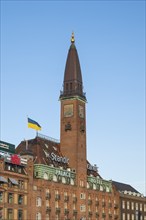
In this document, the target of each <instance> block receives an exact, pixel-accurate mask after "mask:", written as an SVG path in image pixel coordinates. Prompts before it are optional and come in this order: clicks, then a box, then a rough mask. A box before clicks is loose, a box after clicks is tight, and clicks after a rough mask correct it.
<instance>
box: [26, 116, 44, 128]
mask: <svg viewBox="0 0 146 220" xmlns="http://www.w3.org/2000/svg"><path fill="white" fill-rule="evenodd" d="M28 128H32V129H35V130H36V131H40V130H41V129H42V128H41V126H40V125H39V124H38V123H37V122H36V121H34V120H32V119H30V118H28Z"/></svg>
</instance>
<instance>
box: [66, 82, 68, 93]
mask: <svg viewBox="0 0 146 220" xmlns="http://www.w3.org/2000/svg"><path fill="white" fill-rule="evenodd" d="M66 90H67V91H68V83H66Z"/></svg>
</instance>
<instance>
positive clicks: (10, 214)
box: [7, 209, 13, 220]
mask: <svg viewBox="0 0 146 220" xmlns="http://www.w3.org/2000/svg"><path fill="white" fill-rule="evenodd" d="M7 217H8V219H7V220H13V209H8V212H7Z"/></svg>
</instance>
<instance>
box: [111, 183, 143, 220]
mask: <svg viewBox="0 0 146 220" xmlns="http://www.w3.org/2000/svg"><path fill="white" fill-rule="evenodd" d="M113 185H114V186H115V187H116V190H118V191H119V193H120V200H119V202H120V204H119V213H120V215H119V218H120V219H121V220H146V197H144V196H143V195H142V194H141V193H139V192H138V191H137V190H136V189H134V188H133V187H131V186H130V185H128V184H125V183H119V182H116V181H113Z"/></svg>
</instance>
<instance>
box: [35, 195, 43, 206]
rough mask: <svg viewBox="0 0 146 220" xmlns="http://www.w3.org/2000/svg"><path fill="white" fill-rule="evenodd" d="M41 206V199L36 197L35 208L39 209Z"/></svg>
mask: <svg viewBox="0 0 146 220" xmlns="http://www.w3.org/2000/svg"><path fill="white" fill-rule="evenodd" d="M41 205H42V199H41V198H40V197H37V199H36V206H37V207H40V206H41Z"/></svg>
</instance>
